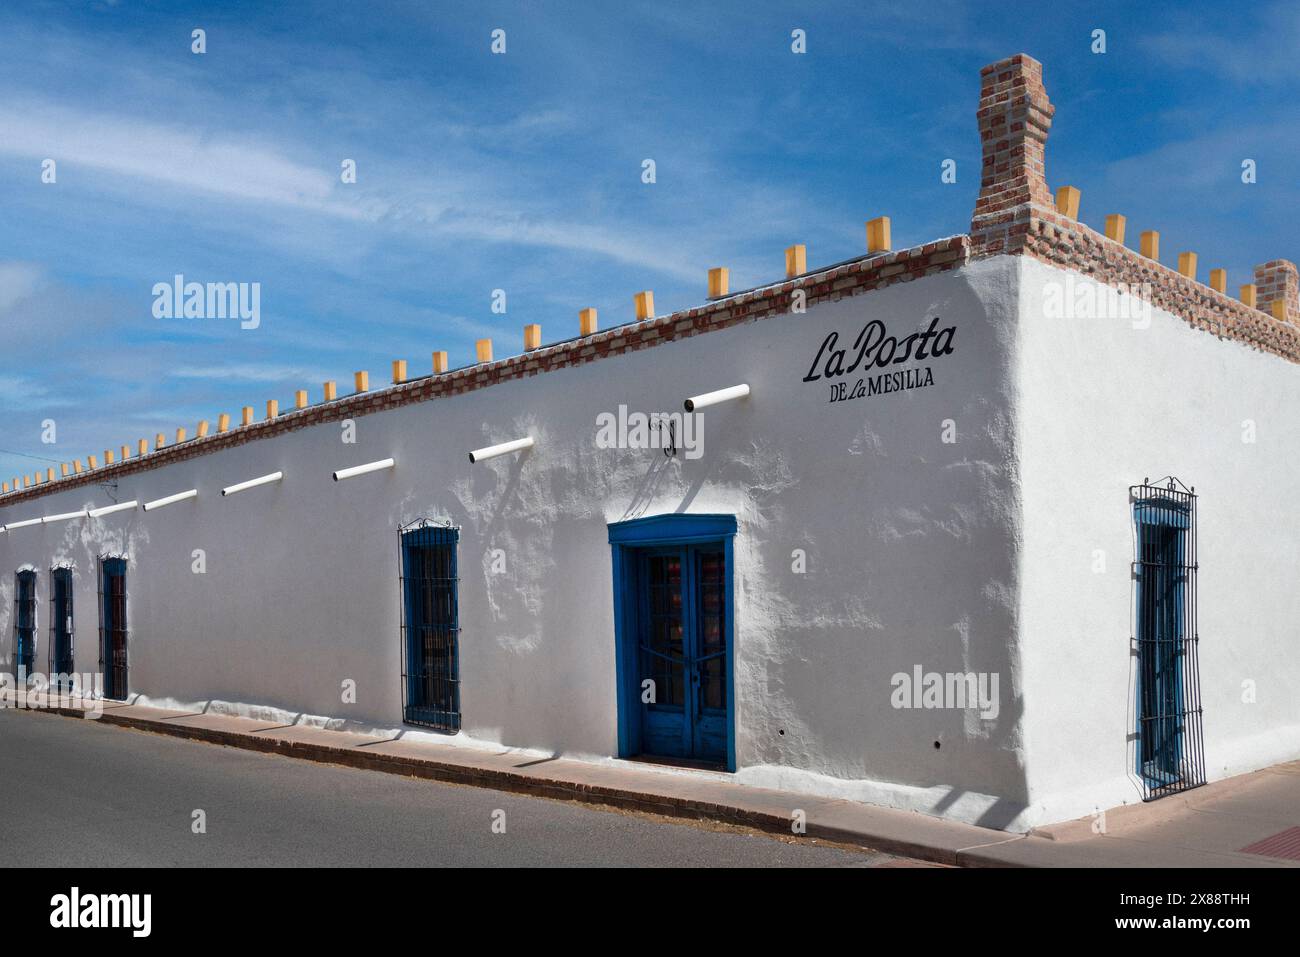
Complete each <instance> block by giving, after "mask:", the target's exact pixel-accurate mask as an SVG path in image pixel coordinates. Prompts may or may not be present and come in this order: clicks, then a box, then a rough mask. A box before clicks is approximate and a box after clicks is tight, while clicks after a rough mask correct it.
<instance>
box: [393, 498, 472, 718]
mask: <svg viewBox="0 0 1300 957" xmlns="http://www.w3.org/2000/svg"><path fill="white" fill-rule="evenodd" d="M400 531H401V551H402V555H401V561H402V565H401V568H402V695H403V717H404V719H405V720H406V722H407V723H408V724H418V725H423V726H425V727H429V728H434V729H436V730H438V731H447V732H456V731H459V730H460V661H459V658H460V647H459V644H460V627H459V618H460V612H459V608H458V605H457V583H458V579H457V577H456V546H457V543H458V542H459V540H460V529H458V528H455V527H452V526H447V525H437V524H434V523H432V522H426V521H421V522H416V523H414V524H412V525H408V526H406V527H404V528H402V529H401V530H400Z"/></svg>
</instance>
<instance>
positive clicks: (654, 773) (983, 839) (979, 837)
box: [47, 701, 1300, 867]
mask: <svg viewBox="0 0 1300 957" xmlns="http://www.w3.org/2000/svg"><path fill="white" fill-rule="evenodd" d="M103 705H104V712H103V715H102V716H101V717H100V719H99V720H100V721H102V722H104V723H105V724H111V725H117V726H119V727H123V728H133V729H136V730H140V731H150V732H154V733H158V734H167V735H172V736H175V737H183V738H190V739H193V740H197V741H206V742H210V743H212V744H223V745H226V746H228V747H236V748H244V749H247V750H254V751H265V752H270V753H275V754H281V755H286V756H288V757H295V758H302V759H305V760H309V761H320V762H325V763H330V764H341V765H346V766H349V767H356V768H364V769H367V770H372V771H382V772H386V773H389V774H402V775H407V776H413V777H423V778H430V779H433V780H438V781H446V782H450V783H455V784H464V785H470V786H474V787H486V788H494V789H497V790H501V791H512V792H517V793H522V794H531V795H536V796H540V797H549V798H555V799H558V800H563V801H579V802H583V803H588V804H601V805H607V806H613V807H618V808H624V809H628V810H634V811H646V812H650V813H654V814H661V815H665V816H669V817H680V818H693V819H704V820H712V821H721V822H726V823H730V824H739V825H744V826H747V827H752V828H755V829H758V830H763V831H769V832H776V833H782V834H790V833H791V815H792V812H793V811H794V810H795V809H796V808H797V809H801V810H803V811H804V813H805V814H806V820H807V834H808V835H809V836H810V837H815V838H820V839H823V840H829V841H838V842H842V843H846V844H854V845H859V846H862V847H869V848H873V849H876V850H879V851H883V852H886V853H890V854H898V855H902V856H905V857H913V858H919V859H921V860H927V861H934V862H936V863H940V864H951V865H961V866H968V867H969V866H976V867H1295V866H1300V860H1290V859H1286V858H1285V857H1277V856H1265V855H1263V854H1260V853H1245V852H1243V850H1242V849H1243V848H1246V847H1248V846H1251V845H1253V844H1256V843H1257V842H1260V841H1265V840H1266V839H1268V838H1271V837H1274V836H1277V835H1282V837H1281V838H1280V839H1279V841H1278V842H1277V846H1272V845H1266V846H1265V847H1264V848H1263V850H1265V851H1266V852H1268V853H1271V854H1287V853H1295V851H1294V850H1291V851H1288V850H1287V849H1286V847H1285V846H1284V845H1288V844H1289V846H1290V847H1291V848H1295V847H1296V846H1297V844H1300V827H1297V825H1300V761H1298V762H1293V763H1290V764H1284V765H1277V766H1275V767H1272V768H1267V769H1265V770H1263V771H1257V772H1255V773H1253V774H1246V775H1241V776H1239V777H1235V778H1231V779H1228V780H1225V781H1220V782H1216V783H1214V784H1210V785H1207V786H1205V787H1201V788H1197V789H1195V790H1192V791H1188V792H1186V793H1185V794H1182V795H1177V796H1174V797H1168V798H1164V799H1163V800H1160V801H1155V802H1153V803H1151V804H1136V805H1128V806H1125V807H1120V808H1114V809H1111V810H1109V811H1107V812H1106V815H1105V831H1104V833H1102V834H1096V833H1094V832H1093V822H1092V820H1091V819H1087V820H1082V821H1073V822H1068V823H1065V824H1060V825H1054V826H1052V827H1048V828H1038V829H1036V830H1035V831H1033V832H1031V833H1030V834H1028V835H1018V834H1007V833H1005V832H1002V831H994V830H989V829H986V828H981V827H976V826H973V825H968V824H959V823H955V822H952V821H943V820H939V819H937V818H931V817H927V816H925V815H922V814H915V813H910V812H906V811H898V810H893V809H891V808H881V807H873V806H871V805H866V804H860V803H857V802H853V801H845V800H837V799H832V798H821V797H813V796H809V795H803V794H794V793H791V792H785V791H773V790H766V789H762V788H754V787H749V786H747V785H740V784H735V783H733V782H730V781H726V780H719V779H718V778H717V776H713V775H705V774H701V775H699V776H695V775H692V774H665V773H663V772H662V771H661V770H658V769H655V768H653V767H646V768H644V769H642V768H638V767H635V766H633V767H629V766H627V764H626V763H621V764H620V766H617V767H610V766H605V765H597V764H591V763H588V762H585V761H575V760H569V759H565V758H558V757H557V758H543V759H538V758H536V757H533V756H528V755H522V754H519V753H518V752H514V751H489V750H473V749H469V748H464V747H459V746H453V745H440V744H434V743H428V742H424V741H419V742H416V741H407V740H401V739H400V736H398V737H392V736H389V737H383V736H379V735H369V734H356V733H352V732H347V731H331V730H325V729H321V728H315V727H309V726H304V725H297V724H290V725H286V724H283V723H277V722H272V721H263V720H257V719H254V718H243V717H233V716H230V715H224V714H204V713H202V712H193V711H175V710H166V709H162V708H152V707H143V706H140V705H132V704H126V703H122V702H115V701H106V702H104V703H103ZM47 710H48V711H51V712H53V713H56V714H61V715H65V716H69V717H77V718H81V717H84V715H83V713H82V711H81V710H80V709H77V708H70V707H61V708H51V709H47ZM1288 829H1294V830H1293V833H1292V834H1291V835H1286V833H1285V832H1287V831H1288ZM1288 837H1290V838H1291V839H1290V840H1288V839H1287V838H1288Z"/></svg>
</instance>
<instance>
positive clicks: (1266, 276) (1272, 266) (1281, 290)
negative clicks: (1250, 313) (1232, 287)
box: [1255, 259, 1300, 323]
mask: <svg viewBox="0 0 1300 957" xmlns="http://www.w3.org/2000/svg"><path fill="white" fill-rule="evenodd" d="M1279 299H1280V300H1282V302H1284V303H1286V318H1287V320H1288V321H1290V322H1294V323H1300V278H1298V277H1297V273H1296V266H1295V263H1293V262H1289V261H1288V260H1285V259H1274V260H1272V261H1270V262H1266V263H1264V264H1262V265H1259V266H1256V267H1255V308H1256V309H1259V310H1260V311H1262V312H1267V313H1269V314H1272V312H1273V303H1274V302H1275V301H1277V300H1279Z"/></svg>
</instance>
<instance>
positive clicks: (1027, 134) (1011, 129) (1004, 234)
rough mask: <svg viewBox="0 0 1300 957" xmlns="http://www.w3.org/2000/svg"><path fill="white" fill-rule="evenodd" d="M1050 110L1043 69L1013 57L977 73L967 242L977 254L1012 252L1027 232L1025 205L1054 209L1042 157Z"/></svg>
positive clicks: (1022, 56) (1019, 55)
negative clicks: (976, 179)
mask: <svg viewBox="0 0 1300 957" xmlns="http://www.w3.org/2000/svg"><path fill="white" fill-rule="evenodd" d="M1054 112H1055V108H1054V107H1053V106H1052V103H1051V101H1050V100H1049V99H1048V98H1047V90H1046V89H1045V88H1044V87H1043V65H1042V64H1041V63H1039V62H1038V61H1037V60H1035V59H1034V58H1033V57H1031V56H1027V55H1025V54H1023V53H1017V54H1016V55H1015V56H1012V57H1007V58H1006V59H1005V60H999V61H997V62H996V63H990V64H989V65H988V66H986V67H984V69H982V70H980V105H979V110H978V111H977V112H976V114H975V115H976V117H977V118H978V120H979V130H980V144H981V147H982V149H983V154H984V155H983V163H982V168H981V170H980V194H979V198H978V199H977V200H976V201H975V214H974V216H973V217H972V219H971V239H972V243H973V245H974V247H975V248H976V249H977V250H978V251H979V253H980V254H982V255H994V254H997V253H1005V252H1015V251H1016V249H1017V248H1018V247H1019V246H1021V245H1022V244H1023V242H1024V235H1025V233H1026V232H1027V231H1028V228H1029V225H1028V224H1029V210H1028V208H1027V205H1028V204H1034V205H1037V206H1040V207H1042V208H1043V209H1045V210H1051V209H1053V208H1054V206H1053V203H1052V194H1051V191H1050V190H1049V189H1048V188H1047V179H1046V177H1045V175H1044V168H1043V157H1044V152H1045V150H1046V147H1047V134H1048V131H1049V130H1050V129H1051V127H1052V114H1053V113H1054Z"/></svg>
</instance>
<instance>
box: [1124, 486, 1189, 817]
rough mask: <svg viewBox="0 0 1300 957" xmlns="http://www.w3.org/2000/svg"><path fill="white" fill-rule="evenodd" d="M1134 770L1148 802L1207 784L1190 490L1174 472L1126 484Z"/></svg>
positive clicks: (1143, 795) (1144, 798) (1143, 797)
mask: <svg viewBox="0 0 1300 957" xmlns="http://www.w3.org/2000/svg"><path fill="white" fill-rule="evenodd" d="M1129 494H1130V500H1131V501H1132V503H1133V518H1134V523H1135V525H1136V537H1135V542H1136V556H1135V560H1134V562H1133V588H1134V609H1135V611H1134V616H1133V621H1134V632H1135V634H1134V635H1133V639H1132V641H1133V649H1134V661H1135V669H1136V681H1135V685H1136V708H1137V721H1136V742H1135V752H1136V772H1137V776H1138V778H1139V780H1140V782H1141V787H1142V799H1143V800H1144V801H1153V800H1155V799H1156V798H1160V797H1164V796H1165V795H1167V794H1176V793H1178V792H1179V791H1186V790H1188V789H1190V788H1194V787H1199V786H1200V785H1202V784H1204V783H1205V742H1204V738H1203V736H1202V732H1201V673H1200V663H1199V658H1198V655H1197V645H1198V642H1199V640H1200V637H1199V635H1198V634H1197V629H1196V572H1197V561H1196V494H1195V490H1194V489H1190V488H1188V487H1187V486H1185V485H1183V484H1182V483H1181V482H1179V481H1178V480H1177V479H1175V478H1169V479H1168V480H1163V479H1162V480H1161V482H1160V483H1157V484H1154V485H1153V484H1150V481H1149V480H1147V479H1144V480H1143V484H1142V485H1135V486H1132V487H1131V488H1130V489H1129Z"/></svg>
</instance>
